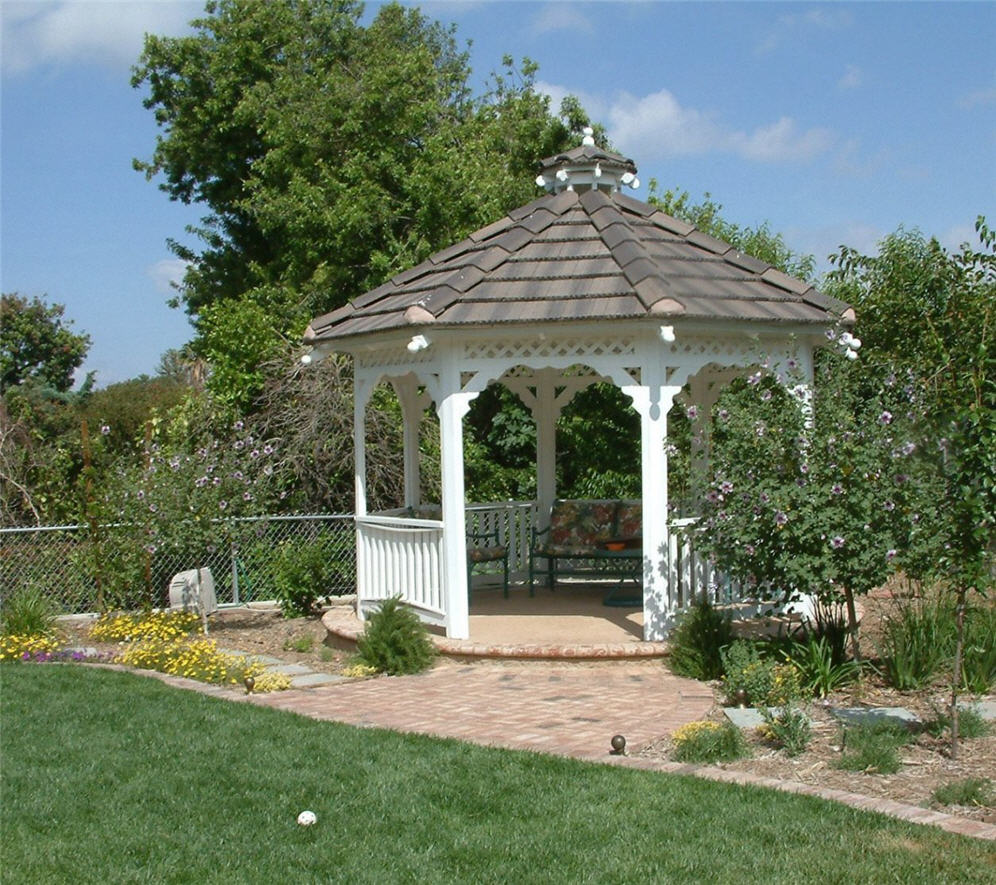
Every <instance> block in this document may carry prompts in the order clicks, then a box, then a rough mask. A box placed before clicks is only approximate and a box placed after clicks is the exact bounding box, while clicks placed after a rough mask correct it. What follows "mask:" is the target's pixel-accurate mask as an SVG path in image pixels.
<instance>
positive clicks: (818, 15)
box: [0, 0, 996, 385]
mask: <svg viewBox="0 0 996 885" xmlns="http://www.w3.org/2000/svg"><path fill="white" fill-rule="evenodd" d="M421 5H422V8H423V10H424V11H425V12H426V13H427V14H429V15H430V16H432V17H434V18H437V19H440V20H442V21H446V22H454V23H455V24H456V25H457V30H458V36H459V38H460V39H461V40H471V41H472V44H473V45H472V49H471V58H472V65H473V68H474V72H475V78H476V82H478V83H483V81H484V80H485V78H486V77H487V74H488V73H489V72H490V71H491V70H494V69H497V68H498V67H499V66H500V62H501V58H502V56H503V55H504V54H506V53H508V54H511V55H512V56H513V57H515V58H516V59H520V58H522V57H523V56H528V57H529V58H532V59H533V60H534V61H536V62H538V63H539V66H540V70H539V75H538V79H539V81H540V85H541V87H542V88H543V89H544V90H545V91H547V92H548V93H549V94H550V95H551V96H553V97H554V98H555V99H556V100H557V101H558V102H559V98H560V97H561V96H562V95H564V94H566V93H573V94H576V95H578V96H580V97H581V99H582V101H583V102H584V104H585V106H586V107H587V108H588V109H589V111H590V112H591V113H592V115H593V117H594V118H596V119H597V120H599V121H601V122H603V123H604V124H605V125H606V126H607V127H608V130H609V135H610V137H611V138H612V140H613V142H614V144H615V146H616V147H617V148H618V149H619V150H620V151H621V152H622V153H624V154H626V155H627V156H629V157H632V158H633V159H634V160H635V161H636V163H637V166H638V167H639V169H640V179H641V180H642V182H643V183H644V187H643V188H641V191H640V192H638V193H637V194H636V195H637V196H639V197H644V196H646V183H647V182H649V180H650V179H651V178H656V179H657V180H658V181H659V182H660V184H661V186H662V187H675V186H678V187H681V188H683V189H685V190H688V191H690V192H691V194H692V196H693V197H695V198H701V196H702V195H703V194H704V193H705V192H707V191H708V192H709V193H711V194H712V196H713V198H714V199H716V200H718V201H719V202H720V203H722V204H723V206H724V213H723V214H724V216H725V217H726V218H727V219H729V220H730V221H734V222H737V223H740V224H759V223H761V222H763V221H768V222H770V224H771V226H772V229H773V230H775V231H780V232H782V233H783V234H784V235H785V237H786V239H787V241H788V243H789V245H790V246H792V247H793V248H795V249H796V250H800V251H805V252H812V253H813V254H815V255H816V256H817V258H818V259H820V267H821V269H826V267H827V264H826V261H825V257H826V256H827V255H828V254H829V253H831V252H833V251H835V250H836V248H837V246H838V245H840V244H842V243H845V244H847V245H850V246H854V247H856V248H858V249H860V250H862V251H873V250H874V248H875V244H876V243H877V242H878V240H879V239H880V238H881V237H883V236H884V235H886V234H888V233H890V232H892V231H894V230H895V229H896V228H898V227H899V226H900V225H905V226H906V227H908V228H913V227H917V228H919V229H921V230H922V231H923V232H924V233H927V234H930V235H934V236H937V237H938V238H939V239H940V240H941V241H942V242H943V243H944V244H945V245H947V246H949V247H952V248H954V247H956V246H957V245H958V244H959V243H960V242H962V241H964V240H966V239H969V240H971V239H972V238H973V229H972V226H973V224H974V221H975V218H976V216H977V215H979V214H986V215H988V216H989V217H990V221H992V220H993V217H994V216H996V211H994V210H996V199H994V197H996V50H994V48H993V47H994V46H996V4H992V3H966V4H959V3H937V4H934V3H863V4H846V3H832V4H794V3H711V4H705V3H694V2H688V3H659V2H641V3H624V2H599V3H574V2H567V0H562V2H548V3H533V2H462V3H460V2H432V3H425V4H421ZM375 6H376V4H369V7H368V8H370V9H373V8H375ZM201 9H202V4H200V3H183V2H171V0H162V2H123V0H122V2H114V0H105V2H89V0H75V2H54V3H50V2H16V0H5V2H4V3H3V6H2V27H3V35H2V39H3V43H2V52H3V67H2V96H0V100H2V105H0V111H2V143H0V164H2V166H0V175H2V178H0V186H2V209H0V212H2V215H0V225H2V226H0V237H2V240H0V243H2V246H0V248H2V252H0V274H2V287H3V291H4V292H10V291H18V292H20V293H22V294H24V295H29V296H31V295H39V296H47V298H48V299H49V300H50V301H55V302H59V303H62V304H65V305H66V315H67V317H68V318H70V319H72V320H73V321H74V323H75V325H74V328H75V329H77V330H80V331H85V332H87V333H89V334H90V335H91V337H92V339H93V346H92V348H91V351H90V356H89V358H88V360H87V363H86V364H85V366H84V370H95V371H96V372H97V381H98V384H100V385H106V384H110V383H113V382H115V381H121V380H124V379H126V378H130V377H134V376H135V375H138V374H140V373H143V372H145V373H149V374H152V373H153V372H154V371H155V368H156V366H157V364H158V362H159V357H160V355H161V354H162V353H163V352H164V351H165V350H166V349H167V348H170V347H178V346H180V345H182V344H183V343H184V342H185V341H186V340H187V339H188V338H189V337H190V327H189V325H188V324H187V322H186V318H185V316H184V314H183V312H182V310H172V309H170V308H169V307H167V305H166V301H167V299H168V298H169V295H170V288H169V282H170V280H171V279H176V278H178V276H179V275H180V274H181V273H182V267H181V266H180V265H179V263H178V262H177V261H176V259H175V258H173V256H172V255H171V254H170V252H169V249H168V248H167V246H166V240H167V238H169V237H174V238H177V239H181V240H183V239H185V235H184V226H185V225H187V224H190V223H195V222H196V221H197V219H198V217H199V216H200V214H202V213H201V212H200V211H199V210H198V209H197V208H191V207H184V206H179V205H176V204H173V203H171V202H170V201H169V200H168V198H167V197H166V195H165V194H163V193H161V192H160V191H159V190H158V189H157V188H156V187H155V185H154V183H150V182H147V181H145V179H144V177H143V176H142V175H141V174H139V173H137V172H134V171H133V170H132V168H131V160H132V158H133V157H141V158H147V157H148V156H149V155H150V153H151V150H152V146H153V144H154V139H155V135H156V127H155V124H154V121H153V119H152V115H151V113H150V112H149V111H146V110H145V109H144V108H143V107H142V104H141V99H142V95H141V94H140V93H139V92H138V91H136V90H134V89H132V88H131V87H130V85H129V71H130V66H131V65H132V64H133V63H134V62H135V60H136V59H137V57H138V55H139V53H140V51H141V46H142V35H143V33H145V32H147V31H148V32H154V33H159V34H174V35H175V34H180V33H183V32H184V29H185V23H186V22H187V21H188V20H189V19H190V18H192V17H195V16H196V15H198V14H199V12H200V11H201Z"/></svg>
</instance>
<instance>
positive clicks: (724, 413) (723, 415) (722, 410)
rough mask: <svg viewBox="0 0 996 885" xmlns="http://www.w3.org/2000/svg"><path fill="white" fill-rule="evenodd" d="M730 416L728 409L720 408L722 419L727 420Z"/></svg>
mask: <svg viewBox="0 0 996 885" xmlns="http://www.w3.org/2000/svg"><path fill="white" fill-rule="evenodd" d="M729 417H730V413H729V412H728V411H726V409H720V410H719V418H720V420H721V421H725V420H726V419H727V418H729Z"/></svg>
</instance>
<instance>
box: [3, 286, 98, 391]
mask: <svg viewBox="0 0 996 885" xmlns="http://www.w3.org/2000/svg"><path fill="white" fill-rule="evenodd" d="M64 312H65V307H64V306H63V305H61V304H51V305H48V304H46V303H45V302H44V301H42V300H41V299H40V298H37V297H36V298H32V299H31V300H30V301H29V300H28V299H27V298H25V297H24V296H22V295H19V294H17V293H16V292H9V293H8V292H5V293H4V294H3V296H2V297H0V394H2V393H3V392H4V391H6V390H7V389H8V388H10V387H14V386H16V385H18V384H23V383H24V382H25V381H29V380H30V381H37V382H39V383H40V384H42V385H43V386H47V387H51V388H53V389H54V390H56V391H60V392H64V391H67V390H69V388H70V387H72V386H73V372H74V371H75V370H76V369H77V368H79V367H80V366H81V365H82V363H83V360H84V359H86V354H87V351H88V350H89V349H90V336H89V335H83V334H77V333H75V332H73V331H72V330H71V329H70V328H69V327H70V326H71V325H72V323H71V322H70V323H64V322H63V319H62V315H63V313H64Z"/></svg>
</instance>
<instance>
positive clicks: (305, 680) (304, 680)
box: [291, 673, 349, 688]
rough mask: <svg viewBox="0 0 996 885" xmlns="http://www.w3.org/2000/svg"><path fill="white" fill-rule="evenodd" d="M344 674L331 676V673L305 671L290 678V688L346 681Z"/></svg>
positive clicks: (312, 686) (311, 686)
mask: <svg viewBox="0 0 996 885" xmlns="http://www.w3.org/2000/svg"><path fill="white" fill-rule="evenodd" d="M348 681H349V680H348V678H347V677H345V676H333V675H332V674H331V673H305V674H304V675H303V676H295V677H294V678H293V679H291V688H314V687H315V686H316V685H332V684H333V683H335V682H348Z"/></svg>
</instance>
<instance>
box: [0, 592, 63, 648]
mask: <svg viewBox="0 0 996 885" xmlns="http://www.w3.org/2000/svg"><path fill="white" fill-rule="evenodd" d="M58 613H59V612H58V610H57V609H56V606H55V605H54V604H53V603H52V601H51V600H50V599H49V597H48V595H47V594H46V593H45V592H44V591H43V590H42V589H41V588H40V587H38V586H36V585H33V584H28V585H26V586H21V587H18V588H16V589H13V590H9V589H8V591H7V592H6V593H5V594H4V596H3V598H2V599H0V634H2V635H4V636H10V635H20V636H47V635H48V634H50V633H51V632H52V630H53V628H54V627H55V618H56V616H57V615H58Z"/></svg>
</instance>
